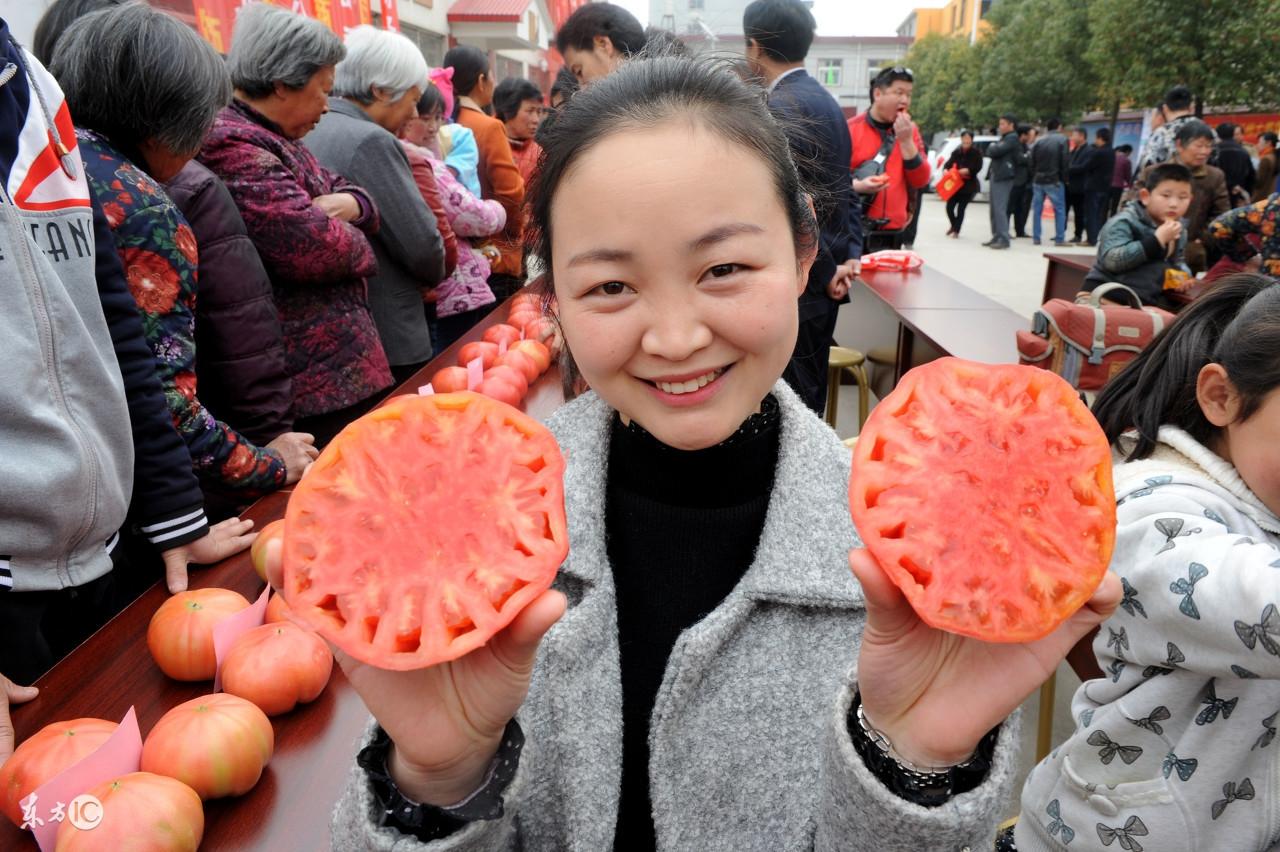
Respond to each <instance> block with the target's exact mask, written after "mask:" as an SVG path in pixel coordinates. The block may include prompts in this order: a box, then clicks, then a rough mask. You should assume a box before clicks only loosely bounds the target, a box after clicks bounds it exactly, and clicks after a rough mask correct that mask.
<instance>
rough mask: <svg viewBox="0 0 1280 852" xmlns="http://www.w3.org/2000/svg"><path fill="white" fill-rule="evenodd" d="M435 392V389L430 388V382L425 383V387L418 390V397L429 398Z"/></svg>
mask: <svg viewBox="0 0 1280 852" xmlns="http://www.w3.org/2000/svg"><path fill="white" fill-rule="evenodd" d="M435 392H436V389H435V388H433V387H431V382H427V383H426V384H425V385H423V386H422V387H420V388H418V395H419V396H431V395H432V394H433V393H435Z"/></svg>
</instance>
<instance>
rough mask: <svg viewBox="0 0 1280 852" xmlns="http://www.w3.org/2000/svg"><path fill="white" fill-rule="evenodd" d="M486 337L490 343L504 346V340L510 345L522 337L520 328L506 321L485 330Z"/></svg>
mask: <svg viewBox="0 0 1280 852" xmlns="http://www.w3.org/2000/svg"><path fill="white" fill-rule="evenodd" d="M484 339H485V340H487V341H489V342H490V343H496V344H497V345H498V346H499V347H501V346H502V343H503V341H506V344H507V345H508V346H510V345H511V344H513V343H515V342H516V341H517V340H519V339H520V329H518V328H515V327H514V326H510V325H507V324H505V323H498V324H497V325H491V326H489V327H488V328H486V329H485V330H484Z"/></svg>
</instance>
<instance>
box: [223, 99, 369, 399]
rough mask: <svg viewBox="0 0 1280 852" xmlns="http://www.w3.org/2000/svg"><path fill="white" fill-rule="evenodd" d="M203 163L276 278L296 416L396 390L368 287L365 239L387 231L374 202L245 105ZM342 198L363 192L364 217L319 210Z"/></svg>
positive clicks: (234, 107)
mask: <svg viewBox="0 0 1280 852" xmlns="http://www.w3.org/2000/svg"><path fill="white" fill-rule="evenodd" d="M199 160H200V162H202V163H204V165H205V166H207V167H208V168H209V170H210V171H212V172H213V173H214V174H216V175H217V176H218V177H220V178H222V182H223V183H225V184H226V185H227V189H228V190H229V191H230V192H231V197H232V198H234V199H235V202H236V206H237V207H238V208H239V209H240V215H241V216H242V217H243V218H244V224H245V227H246V228H247V229H248V231H249V238H250V239H251V240H253V244H254V246H255V247H256V248H257V250H258V255H259V256H260V257H261V258H262V263H263V265H264V266H265V267H266V268H267V274H268V275H270V276H271V285H272V289H273V290H274V292H275V298H276V305H277V307H278V308H279V310H280V325H281V329H282V330H283V332H284V346H285V366H286V369H287V370H288V372H289V374H290V376H291V377H292V378H293V393H294V413H295V414H296V415H297V416H299V417H307V416H310V415H315V414H324V413H327V412H330V411H336V410H338V409H340V408H345V407H347V406H349V405H354V404H355V403H357V402H359V401H360V400H362V399H366V398H368V397H369V396H372V395H373V394H375V393H377V392H378V391H380V390H382V389H384V388H386V387H387V386H388V385H390V384H391V368H390V367H388V366H387V356H386V354H385V353H384V352H383V351H382V342H381V341H380V340H379V339H378V331H377V329H376V328H375V327H374V324H373V316H372V315H371V314H370V313H369V300H368V294H367V291H366V286H365V278H367V277H369V276H372V275H376V274H377V271H378V267H377V262H376V261H375V260H374V257H373V249H372V248H371V247H370V245H369V241H368V240H367V239H366V238H365V233H362V230H363V231H364V232H367V233H374V232H376V231H377V227H378V215H377V208H376V207H375V206H374V204H373V201H372V199H370V198H369V196H368V195H367V194H366V193H365V192H364V190H363V189H360V188H359V187H357V186H352V185H351V184H349V183H347V182H346V181H345V180H344V179H343V178H342V177H340V176H339V175H336V174H334V173H332V172H330V171H327V170H326V169H325V168H324V167H323V166H321V165H320V164H319V163H318V162H316V158H315V157H314V156H312V154H311V152H310V151H308V150H307V148H306V146H304V145H303V144H302V142H301V141H296V140H292V139H287V138H285V136H284V135H282V134H281V133H280V132H279V128H278V127H277V126H276V125H275V124H274V123H272V122H271V121H270V120H268V119H267V118H266V117H265V116H263V115H262V114H261V113H259V112H257V111H256V110H254V109H253V108H252V107H250V106H248V105H247V104H245V103H243V102H242V101H240V100H234V101H232V103H231V106H229V107H226V108H224V109H223V110H222V112H221V113H219V115H218V120H217V122H216V123H215V124H214V126H213V130H212V131H210V133H209V135H208V137H207V138H206V139H205V142H204V148H203V149H202V150H201V151H200V154H199ZM334 192H349V193H351V194H352V195H355V196H356V198H357V199H359V201H360V205H361V208H362V210H364V211H365V213H364V214H363V215H362V218H361V219H360V220H357V222H356V223H354V224H349V223H347V222H343V221H341V220H339V219H333V218H330V217H329V216H328V215H327V214H325V212H324V211H323V210H321V209H320V208H319V207H316V206H315V205H314V204H312V203H311V200H312V199H313V198H316V197H317V196H321V195H328V194H330V193H334Z"/></svg>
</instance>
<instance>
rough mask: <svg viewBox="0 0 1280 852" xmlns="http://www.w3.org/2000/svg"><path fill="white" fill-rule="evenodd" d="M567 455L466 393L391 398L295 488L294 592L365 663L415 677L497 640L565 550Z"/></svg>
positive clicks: (509, 414) (288, 531) (299, 613)
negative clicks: (413, 673) (411, 672)
mask: <svg viewBox="0 0 1280 852" xmlns="http://www.w3.org/2000/svg"><path fill="white" fill-rule="evenodd" d="M563 474H564V459H563V457H562V456H561V454H560V449H559V447H558V446H557V445H556V442H555V439H554V438H553V437H552V436H551V433H550V432H549V431H547V429H546V428H545V427H544V426H542V425H541V424H539V423H538V422H537V421H535V420H533V419H532V418H530V417H528V416H526V415H525V414H522V413H521V412H520V411H518V410H516V409H514V408H512V407H510V406H508V405H504V404H502V403H499V402H496V401H494V400H491V399H488V398H486V397H484V396H481V395H479V394H475V393H471V392H467V391H463V392H460V393H451V394H433V395H431V396H416V395H407V396H402V397H398V398H396V399H394V400H393V401H391V402H389V403H388V404H386V405H384V406H383V407H381V408H379V409H377V410H375V411H373V412H371V413H369V414H367V415H365V416H364V417H362V418H360V419H359V420H357V421H356V422H355V423H353V424H351V425H349V426H348V427H347V428H346V429H344V430H343V431H342V432H341V433H340V434H339V435H338V437H337V438H335V439H334V441H333V442H331V443H330V444H329V446H328V447H327V448H326V449H325V451H324V452H323V453H322V454H321V455H320V458H319V459H317V460H316V462H315V464H314V465H313V466H312V468H311V470H310V472H308V474H307V476H306V478H305V479H303V480H302V481H301V482H299V483H298V485H297V486H296V487H295V489H294V492H293V495H292V496H291V498H290V500H289V506H288V509H287V513H286V515H285V525H286V527H285V540H284V594H285V597H286V599H287V601H288V603H289V607H290V609H291V610H292V611H293V615H294V617H295V618H296V619H300V620H301V621H303V622H305V623H307V624H309V625H310V626H311V627H313V628H315V630H316V631H317V632H319V633H320V634H321V635H322V636H324V637H325V638H326V639H329V640H330V641H332V642H333V643H334V644H335V645H337V646H338V647H339V648H341V649H342V650H344V651H346V652H347V653H348V654H350V655H351V656H353V657H355V658H356V659H358V660H362V661H363V662H366V663H369V664H371V665H374V666H378V667H381V668H385V669H397V670H407V669H417V668H425V667H427V666H431V665H435V664H437V663H440V662H444V661H446V660H451V659H454V658H456V657H459V656H462V655H463V654H466V653H467V652H469V651H472V650H474V649H475V648H478V647H480V646H481V645H483V644H484V643H485V642H487V641H488V640H489V639H490V637H492V636H493V634H494V633H496V632H498V631H499V630H501V629H502V628H503V627H505V626H506V625H507V624H509V623H510V622H511V620H512V619H513V618H515V616H516V614H517V613H519V612H520V610H521V609H523V608H524V606H525V605H526V604H527V603H529V602H530V601H531V600H533V599H534V598H535V597H537V596H538V595H540V594H542V592H543V591H545V590H546V589H547V588H548V587H550V585H551V582H552V580H553V579H554V578H555V575H556V571H557V570H558V569H559V567H560V564H561V563H562V562H563V561H564V557H565V555H566V554H567V553H568V548H569V542H568V531H567V529H566V525H565V515H564V484H563Z"/></svg>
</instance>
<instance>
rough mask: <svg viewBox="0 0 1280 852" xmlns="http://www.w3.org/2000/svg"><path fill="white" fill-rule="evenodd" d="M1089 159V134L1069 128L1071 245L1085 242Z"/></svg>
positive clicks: (1068, 167) (1068, 179)
mask: <svg viewBox="0 0 1280 852" xmlns="http://www.w3.org/2000/svg"><path fill="white" fill-rule="evenodd" d="M1088 157H1089V134H1088V133H1086V132H1085V129H1084V128H1083V127H1073V128H1071V163H1070V165H1068V166H1067V209H1068V210H1069V211H1071V221H1072V237H1071V242H1072V244H1073V245H1079V244H1080V243H1083V242H1084V240H1085V222H1086V221H1087V217H1086V215H1085V205H1084V183H1085V164H1086V162H1087V159H1088Z"/></svg>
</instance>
